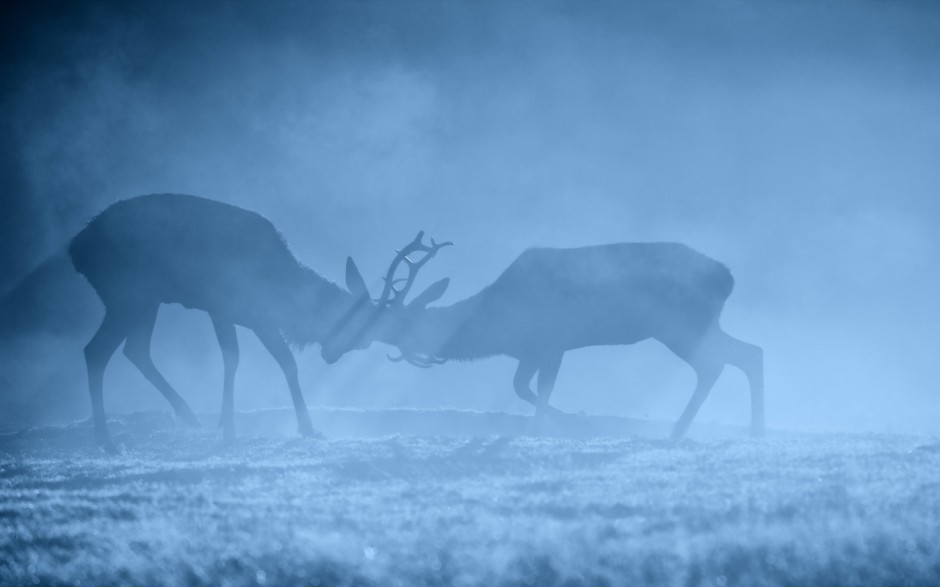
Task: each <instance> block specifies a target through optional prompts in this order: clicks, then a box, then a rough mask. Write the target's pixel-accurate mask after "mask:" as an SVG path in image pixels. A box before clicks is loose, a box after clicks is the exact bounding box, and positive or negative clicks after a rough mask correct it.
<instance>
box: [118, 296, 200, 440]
mask: <svg viewBox="0 0 940 587" xmlns="http://www.w3.org/2000/svg"><path fill="white" fill-rule="evenodd" d="M157 308H158V305H156V304H154V305H151V306H147V307H146V308H143V309H142V310H141V311H140V312H138V313H137V314H136V315H135V316H134V320H133V323H132V324H131V328H130V331H129V332H128V335H127V342H126V343H124V355H125V356H126V357H127V358H128V359H130V361H131V362H132V363H133V364H134V366H135V367H137V369H138V370H139V371H140V372H141V374H143V376H144V377H145V378H146V379H147V381H149V382H150V383H152V384H153V386H154V387H156V388H157V391H159V392H160V393H162V394H163V397H165V398H166V399H167V401H168V402H170V405H171V406H173V410H174V411H175V412H176V417H177V418H179V419H180V420H182V421H183V422H186V423H187V424H189V425H191V426H199V419H198V418H196V414H194V413H193V411H192V409H191V408H190V407H189V404H187V403H186V400H184V399H183V398H182V397H180V395H179V394H178V393H176V390H174V389H173V387H172V386H171V385H170V384H169V383H168V382H167V380H166V379H164V377H163V375H162V374H160V371H158V370H157V367H156V365H154V364H153V357H151V356H150V339H151V337H152V336H153V326H154V324H155V323H156V321H157Z"/></svg>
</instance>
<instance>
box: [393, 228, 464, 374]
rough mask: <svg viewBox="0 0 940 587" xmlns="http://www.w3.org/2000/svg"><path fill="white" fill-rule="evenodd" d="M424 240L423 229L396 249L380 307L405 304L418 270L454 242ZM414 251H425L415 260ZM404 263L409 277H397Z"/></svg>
mask: <svg viewBox="0 0 940 587" xmlns="http://www.w3.org/2000/svg"><path fill="white" fill-rule="evenodd" d="M423 240H424V231H423V230H422V231H421V232H419V233H418V236H416V237H415V239H414V240H413V241H411V242H410V243H408V244H407V245H405V247H404V248H402V249H396V251H395V253H396V254H395V258H394V259H392V264H391V265H389V267H388V273H386V274H385V287H384V288H383V289H382V296H381V297H380V298H379V301H378V304H379V306H380V307H386V306H401V305H404V303H405V296H407V295H408V291H409V290H410V289H411V286H412V285H414V282H415V278H416V277H417V276H418V270H419V269H421V267H422V266H424V264H425V263H427V262H428V261H430V260H431V257H433V256H434V255H436V254H437V252H438V251H439V250H440V249H442V248H444V247H447V246H450V245H453V244H454V243H452V242H450V241H447V242H443V243H437V242H435V240H434V239H433V238H432V239H431V244H430V246H429V245H426V244H424V243H423V242H422V241H423ZM414 253H424V256H423V257H421V258H420V259H418V260H414V259H412V258H411V257H409V255H413V254H414ZM402 263H405V265H407V266H408V277H401V278H398V279H395V273H396V272H397V271H398V267H399V266H400V265H401V264H402ZM402 282H404V283H405V285H404V286H403V287H401V288H398V287H397V285H398V284H400V283H402ZM399 360H400V359H399ZM409 362H410V361H409Z"/></svg>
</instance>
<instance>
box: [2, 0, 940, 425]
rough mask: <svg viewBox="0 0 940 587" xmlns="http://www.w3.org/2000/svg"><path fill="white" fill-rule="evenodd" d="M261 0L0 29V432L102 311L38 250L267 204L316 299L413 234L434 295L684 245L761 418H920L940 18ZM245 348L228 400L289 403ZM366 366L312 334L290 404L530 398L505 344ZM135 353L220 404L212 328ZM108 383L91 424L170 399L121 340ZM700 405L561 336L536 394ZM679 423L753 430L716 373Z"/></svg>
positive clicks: (914, 13) (938, 395) (675, 371)
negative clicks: (312, 273) (689, 419)
mask: <svg viewBox="0 0 940 587" xmlns="http://www.w3.org/2000/svg"><path fill="white" fill-rule="evenodd" d="M271 6H272V5H268V4H262V3H230V4H221V3H220V4H219V5H213V4H212V3H196V4H192V3H185V2H164V3H138V4H137V5H135V6H133V7H131V8H126V7H123V3H119V2H113V3H112V2H91V3H80V4H79V3H68V2H63V3H61V4H56V3H40V5H38V6H37V5H35V4H24V5H23V6H21V7H20V8H19V10H18V11H17V10H11V11H10V12H8V13H7V14H6V15H4V18H3V20H4V21H5V25H4V31H3V35H2V38H3V43H2V48H3V53H2V55H3V57H2V59H3V61H2V64H0V66H2V70H0V71H2V88H3V89H2V93H0V106H2V108H0V111H2V113H3V114H2V116H0V122H2V128H3V132H2V135H0V136H2V139H0V149H2V151H0V178H2V185H3V194H2V196H0V202H2V210H0V239H2V241H0V294H2V295H4V296H10V297H8V298H7V302H6V306H5V307H6V308H7V310H5V312H6V314H5V316H6V320H7V322H6V323H5V325H4V326H3V328H4V329H5V330H6V332H5V334H6V336H5V337H4V338H5V339H6V340H5V342H4V347H3V348H4V352H3V354H2V355H0V360H3V361H4V365H3V367H2V371H3V372H4V375H3V376H2V379H0V383H2V386H3V389H2V390H0V394H2V396H3V399H2V400H0V402H2V403H0V405H3V406H4V407H3V409H2V413H0V425H3V426H6V427H9V426H14V425H22V424H24V423H33V422H41V421H45V420H56V419H57V420H63V419H64V420H69V419H71V420H77V419H84V418H87V417H88V415H89V413H90V408H89V406H88V400H87V390H86V388H85V379H84V366H83V365H82V358H81V348H82V346H83V345H84V344H85V342H86V341H87V339H88V337H90V335H91V334H92V332H93V330H94V327H95V322H96V321H97V320H98V316H100V311H101V308H100V305H98V302H97V301H96V300H95V298H94V294H93V292H92V291H91V290H90V288H89V287H88V286H87V284H85V283H83V282H82V281H81V279H80V278H79V277H78V276H77V275H75V274H74V273H73V272H70V270H71V268H70V267H69V266H68V265H67V264H64V263H61V262H57V261H56V259H57V258H58V257H57V255H61V253H62V252H63V251H64V248H65V246H66V244H67V242H68V240H69V239H70V238H71V237H72V236H73V235H74V234H75V233H76V232H78V230H80V229H81V227H82V226H84V225H85V223H87V221H88V220H89V219H90V218H91V217H93V216H94V215H95V214H96V213H97V212H99V211H100V210H102V209H103V208H104V207H106V206H107V205H108V204H110V203H112V202H114V201H116V200H118V199H122V198H126V197H130V196H134V195H138V194H144V193H154V192H177V193H190V194H196V195H200V196H203V197H208V198H213V199H216V200H221V201H225V202H229V203H232V204H236V205H238V206H242V207H245V208H249V209H252V210H255V211H258V212H260V213H262V214H264V215H265V216H267V217H268V218H270V219H271V220H272V222H273V223H274V224H275V225H276V226H277V227H278V228H279V230H280V231H281V232H282V233H283V234H284V236H285V238H286V239H287V241H288V242H289V243H290V246H291V248H292V250H293V251H294V253H295V254H296V255H297V257H298V258H300V259H301V260H302V261H303V262H304V263H306V264H307V265H309V266H310V267H312V268H314V269H315V270H316V271H318V272H319V273H320V274H321V275H324V276H326V277H328V278H330V279H332V280H334V281H339V282H341V281H342V277H343V267H344V263H345V259H346V256H347V255H351V256H352V257H354V258H355V259H356V261H357V263H358V265H359V267H360V269H361V270H362V272H363V274H364V275H365V276H366V277H367V278H372V279H374V281H373V283H372V284H371V285H372V287H373V288H375V289H374V291H375V290H377V288H378V285H379V278H380V276H381V275H382V274H383V273H384V270H385V268H386V266H387V263H388V262H389V261H390V260H391V257H392V255H393V249H394V248H395V247H399V246H401V245H403V244H405V243H406V242H408V241H409V240H411V239H412V238H413V237H414V235H415V234H416V233H417V231H418V230H426V231H428V233H429V234H430V235H432V236H434V237H436V238H438V239H440V240H452V241H454V242H455V243H456V246H455V247H452V248H448V249H447V250H445V251H442V252H441V253H440V255H439V256H438V257H437V258H436V259H434V261H433V262H431V263H430V264H429V265H428V266H427V267H426V268H425V269H424V270H423V275H422V278H423V283H424V284H427V283H431V281H433V280H436V279H439V278H441V277H445V276H449V277H451V286H450V289H449V290H448V292H447V294H446V295H445V297H444V298H443V299H442V300H441V302H440V303H442V304H446V303H452V302H454V301H457V300H459V299H461V298H463V297H465V296H467V295H470V294H472V293H474V292H476V291H478V290H479V289H480V288H482V287H484V286H485V285H487V284H488V283H490V282H491V281H492V280H493V279H495V278H496V277H497V276H498V275H499V273H500V272H501V271H502V270H503V269H504V268H505V267H506V266H507V265H508V264H509V263H510V262H511V261H512V260H513V259H514V258H515V257H516V256H517V255H518V254H519V253H521V252H522V251H523V250H524V249H525V248H526V247H529V246H535V245H539V246H578V245H587V244H600V243H608V242H621V241H679V242H683V243H686V244H688V245H690V246H692V247H694V248H696V249H697V250H700V251H702V252H703V253H706V254H707V255H709V256H711V257H713V258H716V259H718V260H721V261H722V262H724V263H725V264H727V265H728V266H729V267H730V268H731V270H732V272H733V274H734V276H735V280H736V286H735V291H734V292H733V293H732V295H731V297H730V299H729V300H728V302H727V304H726V307H725V312H724V315H723V316H724V318H723V324H724V326H725V327H726V330H728V331H729V332H733V333H735V335H736V336H739V337H741V338H743V339H745V340H749V341H753V342H755V343H757V344H760V345H761V346H762V347H763V348H764V351H765V357H766V385H767V403H766V410H767V423H768V426H769V427H771V428H778V429H780V428H782V429H830V430H845V429H848V430H884V431H907V430H917V431H923V432H935V431H936V430H937V426H938V422H940V385H938V383H937V382H938V380H940V366H938V361H937V360H936V357H937V353H936V350H937V343H936V337H937V334H938V332H940V310H938V308H937V303H936V300H937V299H938V294H940V280H938V278H937V271H936V269H937V267H938V253H940V251H938V237H937V233H936V230H935V227H936V226H937V225H938V221H940V198H938V196H940V191H938V187H940V166H938V164H937V162H938V161H940V68H937V63H938V58H940V7H938V6H935V5H933V4H931V3H926V2H913V1H911V2H906V1H896V2H875V1H871V2H851V3H833V2H829V3H822V2H809V1H797V2H783V1H768V2H746V1H732V0H729V1H717V0H712V1H708V2H702V3H677V2H676V3H674V2H631V3H622V2H588V3H584V2H531V3H524V2H460V3H458V2H385V3H380V2H315V3H314V2H310V3H306V2H296V3H293V2H282V3H276V4H274V5H273V6H274V7H275V8H271ZM44 263H45V264H46V265H43V264H44ZM56 263H58V264H56ZM41 266H44V267H46V268H47V271H46V273H42V272H40V274H41V275H52V274H54V275H55V276H56V277H55V278H52V277H49V278H42V279H40V278H39V277H37V275H39V274H37V273H36V271H35V270H36V269H37V268H38V267H41ZM69 280H71V281H69ZM37 284H46V285H44V286H43V287H44V288H45V289H43V288H40V289H43V291H48V289H49V288H51V289H53V290H55V291H56V292H57V293H55V294H48V293H44V294H40V293H37V291H38V290H37V289H36V288H38V287H39V285H37ZM420 287H421V285H419V286H418V288H420ZM24 292H27V293H24ZM11 300H12V301H11ZM23 300H27V301H31V302H35V303H34V305H32V306H29V309H28V310H25V311H24V310H16V309H14V310H10V309H9V308H11V307H15V308H19V307H20V306H17V305H16V304H17V303H19V304H22V303H24V302H23ZM70 300H74V303H75V306H74V307H75V308H76V309H75V310H68V308H69V307H70V306H69V301H70ZM14 302H16V303H14ZM43 304H46V305H43ZM95 312H98V313H99V314H95ZM86 315H88V316H89V317H88V318H84V317H83V316H86ZM14 323H15V327H14V326H12V325H11V324H14ZM239 336H240V342H241V345H242V349H243V355H242V362H241V366H240V370H239V374H238V378H237V382H236V408H237V409H256V408H261V407H275V406H289V405H290V403H289V402H290V398H289V394H288V392H287V389H286V386H285V385H284V383H283V379H282V377H281V375H280V373H279V372H278V371H277V368H276V366H275V365H274V364H273V361H271V359H270V357H268V356H267V355H266V354H265V353H264V351H263V349H262V348H261V347H260V345H259V344H258V343H257V341H256V340H254V339H253V338H252V337H251V336H250V334H249V333H247V332H244V331H240V332H239ZM390 351H391V349H389V348H388V347H384V346H382V345H380V344H376V345H374V346H373V347H372V348H371V349H370V350H368V351H363V352H358V353H354V354H350V355H348V356H346V357H345V358H344V359H343V360H342V361H340V362H339V363H337V364H336V365H332V366H326V365H324V364H323V362H322V361H321V360H320V358H319V355H318V353H317V352H316V351H315V350H314V349H308V350H307V351H306V352H305V353H303V354H301V355H300V356H299V357H298V362H299V364H300V365H301V372H302V375H303V379H302V383H303V386H304V390H305V394H306V397H307V400H308V402H309V403H310V404H311V407H312V408H314V409H315V407H316V406H318V405H321V406H351V407H363V408H375V407H432V406H447V407H453V408H457V409H467V410H490V411H507V412H513V413H528V411H529V408H528V406H527V405H526V404H524V403H523V402H521V401H520V400H518V399H517V398H516V396H515V395H514V393H513V391H512V385H511V378H512V373H513V369H514V366H515V365H514V363H513V362H512V361H510V360H509V359H506V358H493V359H487V360H484V361H478V362H474V363H455V364H447V365H444V366H440V367H435V368H433V369H430V370H419V369H414V368H412V367H410V366H407V365H404V364H393V363H390V362H388V361H387V359H386V354H387V353H388V352H390ZM154 355H155V360H156V362H157V364H158V365H159V366H160V367H161V369H163V371H164V373H165V374H166V376H167V378H168V379H169V380H170V381H172V382H173V383H174V384H175V385H176V387H177V389H178V390H179V391H180V393H181V394H182V395H183V396H184V397H186V399H187V400H188V401H190V403H191V405H192V406H193V408H194V409H196V411H218V409H219V402H220V397H221V387H222V364H221V357H220V354H219V351H218V348H217V347H216V343H215V340H214V337H213V334H212V328H211V324H210V322H209V319H208V318H207V317H206V316H205V314H203V313H197V312H192V311H185V310H183V309H181V308H179V307H164V308H163V309H162V310H161V314H160V318H159V320H158V325H157V332H156V339H155V342H154ZM107 377H108V379H107V380H106V387H105V402H106V405H107V407H108V410H109V411H115V412H125V411H130V410H136V409H160V410H165V409H166V406H165V403H164V400H163V399H162V397H160V396H159V394H158V393H157V392H156V391H155V390H153V389H152V388H151V387H150V386H149V385H148V384H147V382H146V381H144V380H143V378H142V377H141V376H140V375H139V374H137V373H136V372H135V371H134V370H133V368H132V367H131V366H130V365H129V364H128V362H127V361H126V359H124V358H123V357H122V356H120V355H119V354H118V355H115V358H114V359H113V360H112V363H111V366H110V367H109V372H108V375H107ZM693 386H694V376H693V374H692V372H691V370H690V369H689V368H688V367H687V366H686V365H685V364H684V363H682V362H681V361H680V360H678V359H676V358H675V357H674V356H672V355H671V354H670V353H669V352H668V351H667V350H666V349H664V348H663V347H661V346H660V345H658V344H657V343H641V344H638V345H635V346H633V347H615V348H593V349H584V350H579V351H576V352H572V353H568V355H566V357H565V362H564V364H563V365H562V369H561V374H560V376H559V380H558V383H557V386H556V389H555V393H554V395H553V404H554V405H555V406H556V407H557V408H559V409H562V410H566V411H572V412H578V411H584V412H587V413H592V414H616V415H629V416H637V417H644V418H650V419H655V420H667V421H672V420H674V419H675V418H676V417H678V414H679V412H680V411H681V409H682V407H683V406H684V405H685V402H686V401H687V400H688V397H689V395H690V394H691V392H692V389H693ZM698 419H699V421H706V422H707V421H715V422H720V423H727V424H733V425H740V426H745V425H746V423H747V421H748V395H747V386H746V382H745V379H744V377H743V375H742V374H741V373H740V372H738V371H737V370H734V369H732V368H727V369H726V370H725V374H724V375H723V376H722V378H721V379H720V380H719V382H718V384H717V385H716V386H715V388H714V389H713V391H712V393H711V396H710V398H709V399H708V400H707V401H706V403H705V405H704V407H703V409H702V411H701V412H700V414H699V418H698Z"/></svg>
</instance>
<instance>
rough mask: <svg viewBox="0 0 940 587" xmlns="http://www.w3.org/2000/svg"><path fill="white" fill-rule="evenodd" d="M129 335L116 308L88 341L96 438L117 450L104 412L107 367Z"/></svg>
mask: <svg viewBox="0 0 940 587" xmlns="http://www.w3.org/2000/svg"><path fill="white" fill-rule="evenodd" d="M126 337H127V323H126V321H125V320H124V319H123V317H122V316H121V315H119V314H117V313H115V312H113V311H110V310H109V311H106V312H105V315H104V320H102V321H101V326H99V327H98V330H97V331H96V332H95V334H94V336H92V337H91V340H90V341H88V344H87V345H85V366H86V367H87V370H88V391H89V392H90V393H91V417H92V422H93V423H94V426H95V441H96V442H97V443H98V444H99V445H100V446H102V447H103V448H104V449H105V450H106V451H108V452H110V453H113V452H116V449H115V447H114V444H112V443H111V439H110V437H109V436H108V425H107V422H106V420H105V415H104V394H103V387H104V370H105V368H106V367H107V366H108V361H110V360H111V356H112V355H113V354H114V351H116V350H117V348H118V347H119V346H121V343H122V342H124V339H125V338H126Z"/></svg>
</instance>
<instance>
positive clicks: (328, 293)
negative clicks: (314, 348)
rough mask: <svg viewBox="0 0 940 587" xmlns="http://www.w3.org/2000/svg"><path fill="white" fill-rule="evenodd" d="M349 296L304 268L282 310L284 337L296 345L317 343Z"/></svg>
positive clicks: (343, 311)
mask: <svg viewBox="0 0 940 587" xmlns="http://www.w3.org/2000/svg"><path fill="white" fill-rule="evenodd" d="M353 301H354V300H353V296H352V294H350V293H349V292H347V291H346V290H344V289H343V288H341V287H340V286H338V285H336V284H335V283H333V282H332V281H329V280H328V279H326V278H324V277H322V276H320V275H319V274H317V273H316V272H315V271H313V270H312V269H306V270H305V274H304V279H303V285H302V287H300V288H297V289H296V293H295V294H294V295H293V296H292V299H291V301H290V303H289V304H287V307H285V310H287V312H286V315H285V316H284V318H283V319H282V321H281V324H282V330H283V333H284V335H285V336H286V337H287V338H288V340H289V341H290V342H291V343H292V344H295V345H297V346H304V345H307V344H311V343H315V342H319V341H320V340H322V338H323V336H324V335H325V333H327V332H329V331H330V330H331V329H333V328H334V327H335V326H336V323H337V322H338V321H339V320H340V319H341V318H342V316H343V314H344V313H345V311H346V310H347V309H348V308H349V307H350V306H351V305H352V303H353Z"/></svg>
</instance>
